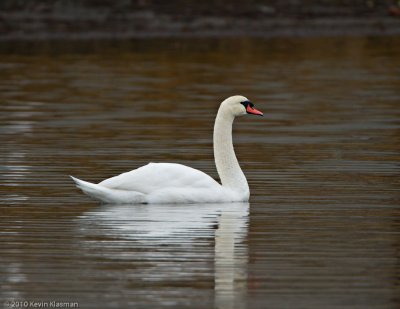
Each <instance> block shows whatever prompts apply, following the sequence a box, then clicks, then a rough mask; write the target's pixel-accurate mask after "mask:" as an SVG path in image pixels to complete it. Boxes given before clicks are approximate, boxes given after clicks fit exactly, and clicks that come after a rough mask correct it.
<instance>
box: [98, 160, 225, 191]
mask: <svg viewBox="0 0 400 309" xmlns="http://www.w3.org/2000/svg"><path fill="white" fill-rule="evenodd" d="M99 185H102V186H104V187H107V188H110V189H118V190H127V191H136V192H141V193H144V194H149V193H151V192H155V191H158V190H163V189H166V188H199V189H207V188H210V189H212V188H216V187H220V184H219V183H218V182H216V181H215V180H214V179H213V178H211V177H210V176H208V175H207V174H205V173H203V172H202V171H199V170H196V169H194V168H191V167H188V166H185V165H182V164H176V163H149V164H147V165H145V166H142V167H140V168H138V169H135V170H132V171H130V172H127V173H123V174H120V175H118V176H115V177H111V178H108V179H106V180H104V181H102V182H100V183H99Z"/></svg>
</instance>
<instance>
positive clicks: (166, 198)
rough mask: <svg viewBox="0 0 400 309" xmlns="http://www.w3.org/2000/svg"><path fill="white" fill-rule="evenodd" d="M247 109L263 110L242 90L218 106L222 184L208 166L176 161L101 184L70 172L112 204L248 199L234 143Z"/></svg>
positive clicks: (216, 127)
mask: <svg viewBox="0 0 400 309" xmlns="http://www.w3.org/2000/svg"><path fill="white" fill-rule="evenodd" d="M246 114H253V115H259V116H263V113H262V112H261V111H259V110H257V109H255V108H254V104H253V103H251V102H250V101H249V100H248V99H247V98H246V97H244V96H240V95H235V96H231V97H229V98H227V99H226V100H224V101H223V102H222V103H221V105H220V107H219V109H218V113H217V117H216V119H215V124H214V136H213V144H214V145H213V146H214V159H215V165H216V167H217V172H218V175H219V177H220V179H221V184H219V183H218V182H217V181H215V180H214V179H213V178H212V177H210V176H209V175H207V174H205V173H203V172H202V171H199V170H197V169H194V168H191V167H188V166H185V165H182V164H176V163H149V164H147V165H145V166H142V167H140V168H138V169H135V170H132V171H130V172H126V173H123V174H120V175H118V176H115V177H111V178H108V179H105V180H103V181H102V182H100V183H98V184H94V183H90V182H87V181H83V180H80V179H78V178H75V177H73V176H70V177H71V178H72V180H73V181H74V182H75V184H76V186H77V187H78V188H79V189H81V190H82V191H83V192H84V193H85V194H87V195H89V196H90V197H92V198H94V199H95V200H98V201H100V202H103V203H108V204H160V203H166V204H182V203H225V202H247V201H248V200H249V197H250V190H249V185H248V184H247V180H246V177H245V176H244V174H243V172H242V170H241V168H240V166H239V163H238V160H237V158H236V155H235V151H234V149H233V143H232V124H233V120H234V119H235V117H236V116H242V115H246Z"/></svg>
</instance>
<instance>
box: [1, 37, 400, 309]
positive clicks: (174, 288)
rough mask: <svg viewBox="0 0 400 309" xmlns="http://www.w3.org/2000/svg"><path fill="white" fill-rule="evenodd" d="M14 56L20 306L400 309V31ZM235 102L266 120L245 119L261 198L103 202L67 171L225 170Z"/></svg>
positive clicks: (6, 166)
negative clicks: (217, 127)
mask: <svg viewBox="0 0 400 309" xmlns="http://www.w3.org/2000/svg"><path fill="white" fill-rule="evenodd" d="M0 53H1V57H0V117H1V119H0V134H1V144H0V160H1V165H0V168H1V174H0V181H1V184H2V185H1V187H0V193H1V199H0V212H1V226H0V235H1V238H0V250H1V251H0V261H1V263H0V278H1V279H0V286H1V290H0V293H1V294H0V296H1V297H0V298H1V303H2V304H3V306H4V308H9V307H10V306H11V305H16V304H18V303H16V302H24V301H28V302H30V301H37V302H43V303H46V302H51V301H58V302H72V303H78V305H79V307H80V308H363V309H364V308H396V307H398V306H399V304H400V299H399V295H400V293H399V283H400V280H399V278H400V271H399V252H400V242H399V241H400V235H399V234H400V232H399V229H400V221H399V219H398V218H399V215H400V207H399V204H400V203H399V170H400V168H399V146H400V143H399V128H400V123H399V121H400V112H399V100H400V91H399V89H400V78H399V77H400V58H399V57H398V56H399V54H400V40H399V39H398V38H390V37H389V38H330V39H317V38H315V39H296V40H293V39H284V40H282V39H274V40H265V41H263V40H258V39H257V40H252V39H239V40H237V39H227V40H155V41H153V40H143V41H131V42H90V43H77V42H75V43H73V42H71V43H53V44H45V43H41V44H27V45H26V44H24V45H21V44H7V45H6V44H3V45H2V46H1V47H0ZM233 94H243V95H245V96H247V97H248V98H249V99H251V100H252V101H253V102H254V103H255V104H256V107H257V108H259V109H260V110H262V111H263V112H264V113H265V117H264V118H260V117H250V116H249V117H242V118H240V119H238V120H237V121H236V122H235V128H234V144H235V149H236V152H237V155H238V157H239V161H240V162H241V166H242V168H243V170H244V171H245V174H246V176H247V178H248V181H249V184H250V188H251V199H250V203H248V204H247V203H245V204H224V205H213V204H210V205H146V206H143V205H136V206H126V205H115V206H107V205H99V204H98V203H96V202H94V201H91V200H90V199H89V198H87V197H86V196H84V195H83V194H81V192H80V191H78V190H77V189H76V188H75V187H74V186H73V183H72V181H71V180H70V179H69V178H68V175H74V176H76V177H79V178H82V179H85V180H89V181H93V182H97V181H101V180H102V179H104V178H107V177H110V176H113V175H116V174H118V173H121V172H124V171H128V170H130V169H133V168H136V167H139V166H141V165H143V164H146V163H147V162H149V161H153V162H178V163H183V164H187V165H190V166H192V167H195V168H198V169H201V170H203V171H204V172H206V173H208V174H210V175H212V176H213V177H215V178H217V177H218V175H217V174H216V171H215V167H214V163H213V155H212V127H213V121H214V117H215V113H216V110H217V108H218V104H219V102H221V101H222V100H223V99H224V98H225V97H227V96H230V95H233ZM23 304H24V303H23ZM23 304H22V305H23ZM25 307H26V306H25ZM27 307H28V308H33V304H30V303H28V305H27Z"/></svg>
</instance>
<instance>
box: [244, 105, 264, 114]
mask: <svg viewBox="0 0 400 309" xmlns="http://www.w3.org/2000/svg"><path fill="white" fill-rule="evenodd" d="M246 112H247V113H248V114H253V115H259V116H264V114H263V113H262V112H260V111H259V110H258V109H255V108H254V107H251V106H250V104H248V105H247V107H246Z"/></svg>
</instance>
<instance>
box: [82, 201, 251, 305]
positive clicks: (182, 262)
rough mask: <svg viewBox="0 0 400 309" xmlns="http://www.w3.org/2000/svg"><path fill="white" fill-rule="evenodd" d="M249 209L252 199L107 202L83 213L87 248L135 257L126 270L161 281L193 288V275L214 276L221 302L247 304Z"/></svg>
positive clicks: (110, 255)
mask: <svg viewBox="0 0 400 309" xmlns="http://www.w3.org/2000/svg"><path fill="white" fill-rule="evenodd" d="M248 209H249V204H248V203H223V204H187V205H171V204H169V205H168V204H154V205H102V206H99V207H98V208H96V209H94V210H92V211H89V212H86V213H84V214H83V215H82V216H80V217H79V219H78V224H79V229H80V230H81V234H82V233H83V234H84V235H85V236H86V237H85V240H84V243H83V244H82V248H81V249H82V250H83V253H84V254H90V255H92V254H94V255H96V256H97V255H98V256H100V257H102V258H107V259H112V260H113V261H124V262H127V261H129V265H131V266H130V268H129V269H127V270H126V271H124V272H123V275H124V276H126V277H127V278H129V279H130V280H140V281H146V282H152V283H156V282H158V283H157V285H158V286H159V285H160V284H161V285H163V286H167V287H168V286H171V283H173V285H176V284H179V283H180V284H182V282H186V284H188V285H189V286H188V287H187V288H190V281H192V282H198V281H199V280H204V278H206V277H207V278H210V276H213V277H214V292H215V307H217V308H235V307H241V308H244V300H245V293H246V281H247V248H246V247H245V243H243V240H244V239H245V238H246V236H247V223H248ZM210 246H213V247H214V248H213V249H212V247H211V248H210ZM211 261H214V262H213V263H211V264H210V262H211ZM132 268H133V269H134V271H132ZM199 268H200V271H199ZM199 278H200V279H199ZM201 278H203V279H201ZM188 281H189V282H188ZM171 289H174V288H173V287H171ZM185 293H186V292H185ZM158 297H162V296H160V295H158ZM182 297H186V298H187V295H186V294H182Z"/></svg>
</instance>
